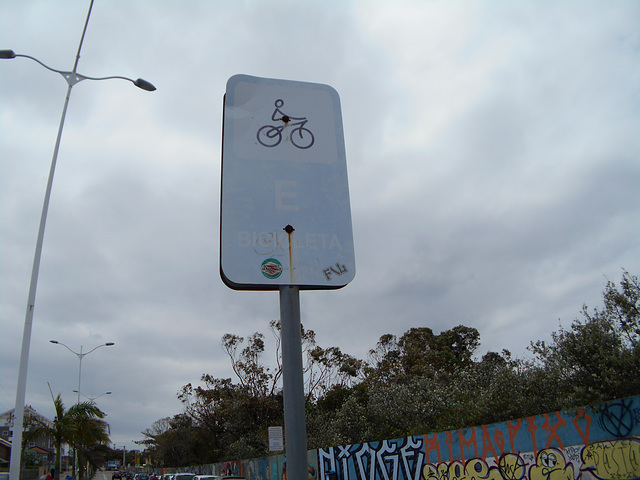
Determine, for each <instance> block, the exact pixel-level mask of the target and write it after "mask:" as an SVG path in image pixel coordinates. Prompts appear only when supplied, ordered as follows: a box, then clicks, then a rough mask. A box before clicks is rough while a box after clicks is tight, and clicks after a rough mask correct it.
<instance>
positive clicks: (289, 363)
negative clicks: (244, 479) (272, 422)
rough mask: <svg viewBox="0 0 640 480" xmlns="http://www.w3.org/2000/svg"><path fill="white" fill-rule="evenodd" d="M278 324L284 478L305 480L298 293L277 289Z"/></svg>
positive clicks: (289, 287)
mask: <svg viewBox="0 0 640 480" xmlns="http://www.w3.org/2000/svg"><path fill="white" fill-rule="evenodd" d="M280 320H281V322H282V329H281V332H282V377H283V383H284V389H283V393H284V430H285V435H286V436H285V445H286V454H287V478H288V479H306V478H308V474H307V431H306V422H305V414H304V410H305V402H304V378H303V375H302V339H301V334H300V332H301V323H300V289H299V288H298V287H297V286H293V285H283V286H281V287H280Z"/></svg>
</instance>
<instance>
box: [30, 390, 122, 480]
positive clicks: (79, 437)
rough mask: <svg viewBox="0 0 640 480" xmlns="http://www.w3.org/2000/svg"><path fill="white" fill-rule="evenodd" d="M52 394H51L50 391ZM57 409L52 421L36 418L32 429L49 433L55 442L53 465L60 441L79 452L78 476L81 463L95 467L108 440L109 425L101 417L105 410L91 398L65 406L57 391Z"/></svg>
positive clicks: (34, 431) (58, 452) (81, 477)
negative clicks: (34, 426) (67, 407)
mask: <svg viewBox="0 0 640 480" xmlns="http://www.w3.org/2000/svg"><path fill="white" fill-rule="evenodd" d="M52 398H53V395H52ZM53 406H54V409H55V412H56V416H55V419H54V421H53V424H52V425H50V424H47V423H44V422H41V421H39V420H38V421H37V428H36V429H34V430H33V431H32V432H31V435H35V436H36V437H38V436H41V435H46V436H51V437H53V439H54V442H55V448H56V463H55V464H56V465H59V464H60V463H59V462H60V452H61V447H62V445H65V444H66V445H69V446H71V447H73V448H74V449H75V450H76V452H77V454H78V465H79V467H80V469H79V472H80V480H82V479H83V478H85V476H86V472H85V470H84V465H86V464H87V463H88V464H89V465H90V466H91V467H92V468H94V469H95V468H98V466H99V465H100V464H102V463H103V460H104V449H103V448H102V447H103V446H106V445H108V444H109V443H110V440H109V433H108V432H109V425H108V424H107V422H105V421H104V417H105V414H104V412H103V411H102V410H100V409H99V408H98V406H97V405H96V404H95V403H93V402H82V403H77V404H75V405H73V406H72V407H70V408H69V409H66V408H65V406H64V403H63V402H62V397H61V395H60V394H58V396H57V397H56V398H53Z"/></svg>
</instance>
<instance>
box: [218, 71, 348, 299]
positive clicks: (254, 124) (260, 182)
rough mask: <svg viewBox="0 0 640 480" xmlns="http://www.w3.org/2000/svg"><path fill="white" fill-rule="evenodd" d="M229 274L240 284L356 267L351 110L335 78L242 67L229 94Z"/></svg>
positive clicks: (317, 279)
mask: <svg viewBox="0 0 640 480" xmlns="http://www.w3.org/2000/svg"><path fill="white" fill-rule="evenodd" d="M220 217H221V221H220V273H221V276H222V279H223V281H224V282H225V283H226V284H227V285H228V286H229V287H231V288H234V289H248V290H277V289H278V288H279V287H280V285H297V286H299V287H300V288H301V289H327V288H340V287H343V286H345V285H346V284H347V283H349V282H350V281H351V280H352V279H353V277H354V275H355V260H354V251H353V234H352V227H351V209H350V204H349V188H348V181H347V168H346V156H345V149H344V135H343V129H342V115H341V110H340V98H339V96H338V93H337V92H336V91H335V90H334V89H333V88H332V87H330V86H328V85H323V84H317V83H308V82H294V81H289V80H277V79H268V78H259V77H252V76H248V75H235V76H233V77H231V78H230V79H229V81H228V82H227V89H226V94H225V101H224V119H223V152H222V189H221V212H220Z"/></svg>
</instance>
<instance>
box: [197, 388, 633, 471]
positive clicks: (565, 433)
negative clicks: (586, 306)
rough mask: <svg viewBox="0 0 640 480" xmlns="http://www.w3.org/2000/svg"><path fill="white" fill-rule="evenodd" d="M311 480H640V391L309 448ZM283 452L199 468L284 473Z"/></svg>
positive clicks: (199, 469)
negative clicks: (333, 477) (469, 424)
mask: <svg viewBox="0 0 640 480" xmlns="http://www.w3.org/2000/svg"><path fill="white" fill-rule="evenodd" d="M308 459H309V480H325V479H328V478H329V477H328V472H329V471H334V472H336V474H337V480H632V479H640V396H637V397H629V398H625V399H621V400H615V401H611V402H607V403H605V404H601V405H595V406H591V407H585V408H577V409H573V410H568V411H563V412H553V413H547V414H544V415H538V416H534V417H527V418H521V419H518V420H512V421H507V422H503V423H496V424H492V425H481V426H478V427H473V428H466V429H459V430H450V431H447V432H439V433H430V434H425V435H419V436H413V437H407V438H400V439H393V440H383V441H379V442H369V443H362V444H356V445H345V446H340V447H330V448H322V449H318V450H310V451H309V452H308ZM285 463H286V462H285V458H284V456H283V455H278V456H272V457H265V458H257V459H250V460H240V461H234V462H223V463H218V464H213V465H200V466H196V467H192V468H190V469H189V470H190V471H193V472H195V473H202V474H216V475H223V474H227V475H229V474H231V475H242V476H244V477H246V478H247V479H249V480H282V479H283V478H286V474H285V472H284V471H285V470H286V467H285Z"/></svg>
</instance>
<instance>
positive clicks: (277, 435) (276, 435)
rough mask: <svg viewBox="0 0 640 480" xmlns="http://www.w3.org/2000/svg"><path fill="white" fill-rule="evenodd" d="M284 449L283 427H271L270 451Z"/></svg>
mask: <svg viewBox="0 0 640 480" xmlns="http://www.w3.org/2000/svg"><path fill="white" fill-rule="evenodd" d="M282 450H284V435H283V434H282V427H269V451H270V452H281V451H282Z"/></svg>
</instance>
